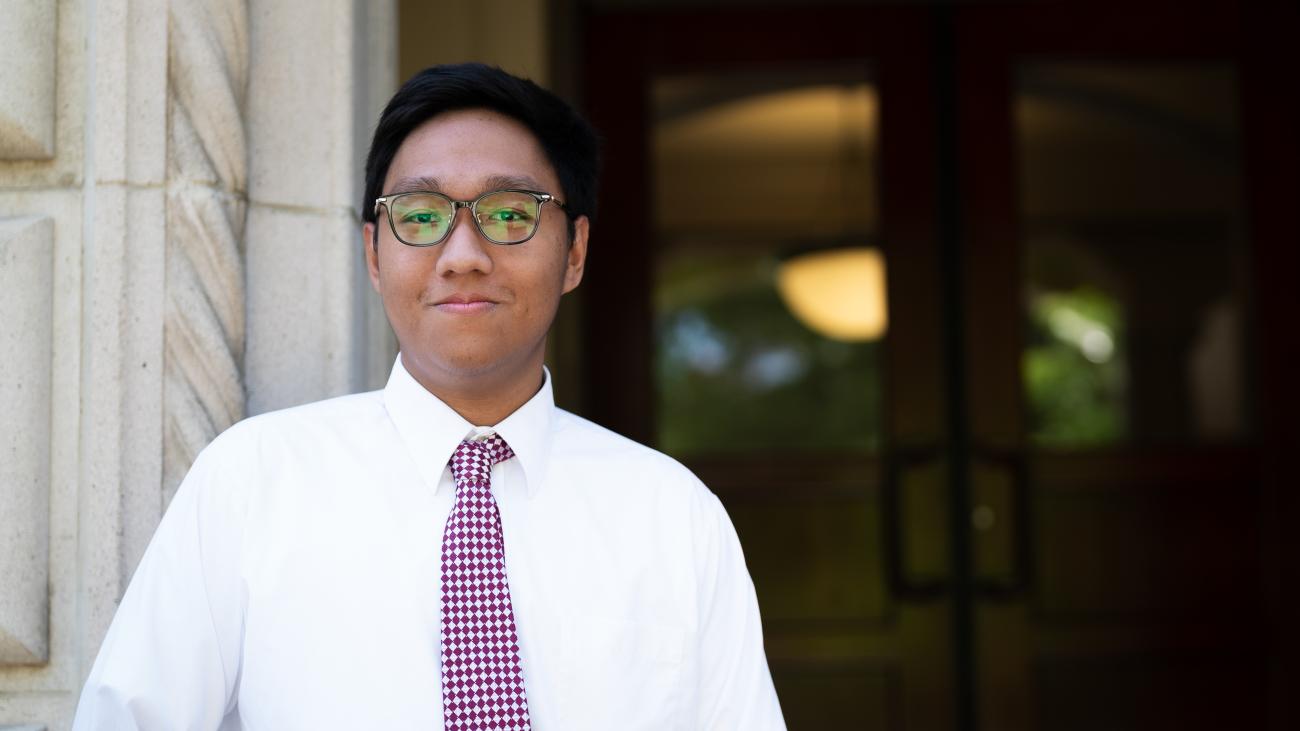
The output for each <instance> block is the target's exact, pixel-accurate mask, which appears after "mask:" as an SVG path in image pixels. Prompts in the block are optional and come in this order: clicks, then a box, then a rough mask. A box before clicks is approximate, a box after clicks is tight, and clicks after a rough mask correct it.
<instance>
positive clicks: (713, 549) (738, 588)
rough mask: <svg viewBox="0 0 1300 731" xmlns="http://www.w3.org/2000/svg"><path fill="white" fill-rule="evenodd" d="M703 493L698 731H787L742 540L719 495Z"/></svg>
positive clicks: (696, 725)
mask: <svg viewBox="0 0 1300 731" xmlns="http://www.w3.org/2000/svg"><path fill="white" fill-rule="evenodd" d="M704 492H705V493H706V494H707V497H706V499H705V502H706V505H705V510H704V511H703V515H702V516H700V518H699V520H700V521H701V524H700V526H699V527H700V534H699V538H700V552H699V561H700V564H699V567H700V573H699V575H698V576H699V579H698V581H699V587H698V589H699V592H700V594H699V596H700V634H699V644H700V646H699V651H698V657H699V662H700V687H699V693H698V695H697V698H698V699H699V702H698V705H697V708H698V715H697V718H696V723H695V725H694V726H693V728H698V729H708V730H709V731H714V730H716V731H730V730H731V729H745V730H746V731H778V730H779V731H784V729H785V720H784V719H783V718H782V715H781V705H780V703H779V702H778V701H777V697H776V690H775V688H774V687H773V686H772V675H771V673H770V672H769V670H768V667H767V657H766V655H765V654H764V652H763V627H762V623H761V621H760V619H759V614H758V598H757V596H756V595H755V593H754V583H753V581H752V580H751V579H750V577H749V571H748V570H747V569H746V568H745V557H744V554H743V553H742V551H741V548H740V539H739V537H737V535H736V529H735V527H734V526H733V525H732V523H731V519H730V518H729V517H728V516H727V511H726V509H724V508H723V507H722V503H721V502H719V500H718V498H717V496H715V495H714V494H713V493H712V492H708V490H707V489H705V490H704Z"/></svg>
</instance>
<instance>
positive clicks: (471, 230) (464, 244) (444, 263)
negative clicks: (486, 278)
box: [438, 208, 495, 275]
mask: <svg viewBox="0 0 1300 731" xmlns="http://www.w3.org/2000/svg"><path fill="white" fill-rule="evenodd" d="M491 246H495V244H493V243H492V242H490V241H488V240H487V239H485V238H483V234H482V233H480V232H479V230H478V226H476V225H474V214H473V212H472V211H470V210H469V209H468V208H464V209H458V210H457V211H456V219H455V220H454V221H452V228H451V233H450V234H448V235H447V240H446V241H443V242H442V244H440V245H439V247H438V248H440V249H442V251H440V252H438V273H439V274H443V275H446V274H468V273H470V272H475V271H477V272H480V273H482V274H487V273H489V272H491V271H492V255H491V251H490V250H489V247H491Z"/></svg>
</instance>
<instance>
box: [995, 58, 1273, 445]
mask: <svg viewBox="0 0 1300 731" xmlns="http://www.w3.org/2000/svg"><path fill="white" fill-rule="evenodd" d="M1018 84H1019V86H1018V95H1017V100H1016V123H1017V125H1018V128H1019V130H1018V131H1019V140H1020V166H1021V170H1020V173H1021V186H1020V191H1021V192H1020V207H1021V215H1022V232H1023V235H1024V237H1025V238H1024V250H1025V256H1026V259H1025V263H1026V265H1025V270H1024V271H1025V282H1024V312H1025V318H1026V337H1027V340H1026V345H1025V351H1024V363H1023V365H1024V368H1023V373H1024V387H1025V394H1026V400H1027V404H1028V412H1029V417H1030V425H1031V434H1032V436H1033V438H1034V439H1035V440H1036V441H1037V442H1038V443H1040V444H1044V445H1053V446H1067V447H1068V446H1095V445H1103V444H1112V443H1121V442H1150V441H1166V442H1167V441H1206V440H1225V439H1227V440H1232V439H1239V438H1241V437H1243V436H1245V433H1246V424H1247V399H1246V388H1245V384H1244V380H1243V378H1244V373H1245V368H1244V366H1243V359H1244V353H1245V352H1246V340H1245V332H1244V330H1243V328H1244V326H1245V318H1244V315H1245V307H1246V304H1247V303H1246V299H1245V295H1244V287H1243V286H1242V282H1243V280H1244V271H1245V261H1244V248H1245V247H1244V246H1243V245H1242V230H1243V219H1242V210H1241V194H1240V187H1241V183H1240V159H1239V151H1238V147H1239V139H1238V137H1239V135H1238V129H1237V121H1236V117H1235V111H1236V108H1237V107H1236V86H1235V78H1234V76H1233V74H1232V73H1231V71H1230V70H1229V69H1226V68H1218V67H1209V66H1177V67H1172V66H1169V67H1163V66H1137V65H1134V66H1123V65H1105V64H1081V63H1075V64H1035V65H1030V66H1027V67H1025V68H1023V69H1022V71H1021V73H1020V75H1019V80H1018Z"/></svg>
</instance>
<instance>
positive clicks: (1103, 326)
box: [1024, 286, 1128, 447]
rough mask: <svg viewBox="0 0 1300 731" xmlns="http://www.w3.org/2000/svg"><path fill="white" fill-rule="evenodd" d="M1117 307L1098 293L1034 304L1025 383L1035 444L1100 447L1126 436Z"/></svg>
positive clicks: (1039, 298) (1077, 292)
mask: <svg viewBox="0 0 1300 731" xmlns="http://www.w3.org/2000/svg"><path fill="white" fill-rule="evenodd" d="M1123 335H1124V334H1123V315H1122V313H1121V311H1120V306H1119V303H1118V301H1117V300H1116V299H1115V298H1114V297H1112V296H1111V295H1108V294H1106V293H1105V292H1102V291H1100V290H1098V289H1096V288H1093V287H1087V286H1081V287H1078V288H1076V289H1073V290H1071V291H1068V292H1041V293H1038V294H1035V295H1034V296H1033V297H1032V298H1031V302H1030V312H1029V343H1028V346H1027V347H1026V349H1025V353H1024V379H1025V389H1026V395H1027V397H1028V401H1029V411H1030V414H1029V416H1030V426H1031V434H1032V436H1033V439H1034V440H1035V441H1036V442H1038V443H1039V444H1044V445H1051V446H1072V447H1073V446H1097V445H1099V444H1105V443H1113V442H1118V441H1120V440H1122V439H1124V438H1125V437H1126V435H1127V432H1128V425H1127V418H1126V412H1125V405H1126V394H1125V391H1126V385H1127V383H1126V381H1127V372H1128V368H1127V365H1126V353H1125V350H1124V347H1123V343H1124V337H1123Z"/></svg>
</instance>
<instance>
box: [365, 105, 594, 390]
mask: <svg viewBox="0 0 1300 731" xmlns="http://www.w3.org/2000/svg"><path fill="white" fill-rule="evenodd" d="M500 188H526V189H529V190H537V191H541V192H543V193H551V194H553V195H555V196H556V197H557V198H559V199H560V200H564V192H563V191H562V190H560V184H559V180H558V179H557V178H556V176H555V171H554V170H553V169H552V168H551V164H550V162H549V161H548V160H547V158H546V155H545V153H543V152H542V149H541V145H540V144H539V143H538V141H537V139H536V138H535V137H534V136H533V134H532V133H531V132H530V131H529V130H528V128H527V127H525V126H524V125H523V124H521V123H520V122H518V121H516V120H514V119H512V118H510V117H507V116H504V115H502V114H498V113H496V112H493V111H489V110H486V109H467V110H459V111H454V112H447V113H444V114H440V115H438V116H436V117H434V118H432V119H430V120H429V121H427V122H425V123H424V124H423V125H421V126H420V127H417V128H416V129H415V130H414V131H413V132H411V134H410V135H408V136H407V138H406V139H405V140H404V141H403V142H402V145H401V147H400V148H398V151H397V154H396V155H395V156H394V157H393V162H392V164H391V165H390V166H389V168H388V175H387V176H386V177H385V179H384V188H383V192H384V194H385V195H388V194H393V193H399V192H404V191H410V190H432V191H436V192H439V193H443V194H444V195H447V196H449V197H450V198H452V199H453V200H474V199H475V198H477V197H478V196H479V195H482V194H483V193H485V192H487V191H490V190H497V189H500ZM387 215H388V214H387V211H385V210H384V209H383V208H382V207H381V208H380V211H379V216H378V220H377V221H376V223H375V224H366V226H365V227H364V230H363V236H364V239H365V249H366V259H367V262H368V264H369V267H370V281H371V283H372V284H373V285H374V287H375V290H376V291H377V292H379V295H380V297H381V298H382V299H383V301H384V310H385V311H386V312H387V313H388V320H389V322H390V323H391V324H392V326H393V330H394V332H395V333H396V334H397V340H398V343H399V344H400V345H401V349H402V362H403V363H404V364H405V365H406V368H407V370H408V371H410V372H411V374H412V375H413V376H415V378H416V380H418V381H420V382H421V383H422V384H424V385H425V386H426V387H431V386H437V385H442V386H453V387H461V388H464V387H471V388H472V387H473V386H474V385H476V384H482V385H484V386H493V385H497V384H500V383H503V382H508V381H509V380H510V379H512V378H528V377H536V374H537V373H539V371H540V367H541V363H542V358H543V355H544V353H545V347H546V332H547V330H548V329H549V328H550V325H551V321H552V320H553V319H554V318H555V311H556V308H557V307H558V306H559V302H560V295H561V294H563V293H565V292H568V291H570V290H572V289H573V288H574V287H576V286H578V282H579V281H581V279H582V270H583V262H584V260H585V258H586V253H587V219H586V218H585V217H580V218H578V219H577V220H576V221H575V235H574V240H573V243H572V245H570V244H569V242H568V228H567V222H566V219H565V214H564V211H562V210H561V209H560V208H559V207H558V206H556V205H555V204H553V203H547V204H545V205H543V206H542V209H541V220H540V222H539V224H538V229H537V233H536V234H535V235H534V236H533V238H532V239H530V240H529V241H526V242H524V243H522V244H517V245H513V246H502V245H500V244H494V243H492V242H490V241H488V240H487V239H485V238H483V236H482V234H480V233H479V231H478V229H477V228H476V227H475V226H474V222H473V220H471V214H470V211H469V210H468V209H465V210H460V211H458V212H457V214H456V221H455V226H454V227H453V228H452V230H451V233H450V234H449V235H448V237H447V238H446V239H445V240H444V241H443V242H442V243H440V244H437V245H435V246H429V247H413V246H407V245H406V244H403V243H402V242H400V241H398V240H397V239H396V238H395V237H394V236H393V231H392V228H391V227H390V226H389V224H388V217H387ZM375 226H378V234H379V243H378V247H377V250H376V249H375V248H372V246H371V242H372V241H373V239H372V237H373V235H374V233H375V228H374V227H375Z"/></svg>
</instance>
